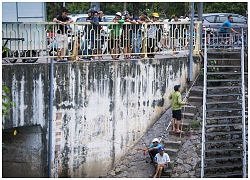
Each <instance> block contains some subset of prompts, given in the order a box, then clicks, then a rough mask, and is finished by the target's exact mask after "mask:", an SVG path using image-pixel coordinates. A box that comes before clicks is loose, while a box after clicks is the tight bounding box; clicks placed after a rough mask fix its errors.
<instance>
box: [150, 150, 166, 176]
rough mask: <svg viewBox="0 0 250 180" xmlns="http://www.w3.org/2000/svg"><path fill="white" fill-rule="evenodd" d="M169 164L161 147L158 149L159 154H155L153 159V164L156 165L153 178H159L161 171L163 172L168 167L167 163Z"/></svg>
mask: <svg viewBox="0 0 250 180" xmlns="http://www.w3.org/2000/svg"><path fill="white" fill-rule="evenodd" d="M169 162H170V158H169V155H168V154H167V153H166V152H165V151H164V148H163V147H161V148H160V149H159V153H157V154H156V155H155V157H154V163H155V165H156V171H155V175H154V178H156V177H157V175H158V177H159V178H160V177H161V173H162V171H165V170H166V169H167V167H168V163H169Z"/></svg>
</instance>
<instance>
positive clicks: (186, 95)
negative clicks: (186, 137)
mask: <svg viewBox="0 0 250 180" xmlns="http://www.w3.org/2000/svg"><path fill="white" fill-rule="evenodd" d="M200 74H201V71H200V72H199V74H198V75H197V76H196V78H195V80H194V82H193V84H192V85H191V87H190V88H189V90H188V91H187V92H186V94H185V97H184V98H183V100H186V99H187V97H188V95H189V92H190V91H191V89H192V87H193V86H194V83H195V82H196V81H197V79H198V77H199V76H200ZM186 105H189V104H186ZM184 110H185V109H184ZM184 112H185V111H184ZM171 124H172V121H171V120H170V122H169V124H168V126H167V128H166V132H167V133H168V128H169V127H170V125H171ZM182 125H183V124H182Z"/></svg>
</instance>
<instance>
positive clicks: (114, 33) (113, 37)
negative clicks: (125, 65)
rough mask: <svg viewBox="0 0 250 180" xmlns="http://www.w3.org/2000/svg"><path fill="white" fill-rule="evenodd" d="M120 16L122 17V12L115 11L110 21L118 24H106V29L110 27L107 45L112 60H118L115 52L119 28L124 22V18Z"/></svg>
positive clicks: (116, 50)
mask: <svg viewBox="0 0 250 180" xmlns="http://www.w3.org/2000/svg"><path fill="white" fill-rule="evenodd" d="M121 18H122V13H120V12H117V13H116V14H115V18H114V19H113V20H111V21H110V22H114V23H118V24H108V29H110V33H109V42H108V46H109V50H110V54H111V57H112V59H113V60H119V58H117V54H118V48H119V45H120V30H121V27H122V24H123V23H124V20H123V19H121Z"/></svg>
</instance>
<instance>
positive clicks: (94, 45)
mask: <svg viewBox="0 0 250 180" xmlns="http://www.w3.org/2000/svg"><path fill="white" fill-rule="evenodd" d="M94 14H97V15H98V12H97V11H96V10H94V9H92V8H91V9H89V10H88V16H89V17H88V18H87V19H86V21H87V22H90V23H91V24H89V25H87V26H86V27H85V28H87V29H86V35H87V37H86V40H87V39H88V40H89V41H90V49H89V50H88V54H89V60H94V59H95V57H94V56H93V54H94V50H95V49H97V51H98V54H101V40H100V38H99V32H100V30H99V19H98V16H94ZM86 47H88V45H86ZM100 59H101V57H100V56H98V60H100Z"/></svg>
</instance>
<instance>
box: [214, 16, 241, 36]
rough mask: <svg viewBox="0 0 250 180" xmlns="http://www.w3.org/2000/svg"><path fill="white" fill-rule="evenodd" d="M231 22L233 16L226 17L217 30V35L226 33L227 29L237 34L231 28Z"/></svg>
mask: <svg viewBox="0 0 250 180" xmlns="http://www.w3.org/2000/svg"><path fill="white" fill-rule="evenodd" d="M232 22H233V16H232V15H229V16H228V17H227V20H226V21H225V22H224V23H223V24H222V25H221V26H220V29H219V33H227V32H228V31H227V30H228V29H230V30H231V31H232V32H233V33H235V34H238V33H239V32H237V31H235V30H234V29H233V28H232V24H231V23H232Z"/></svg>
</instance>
